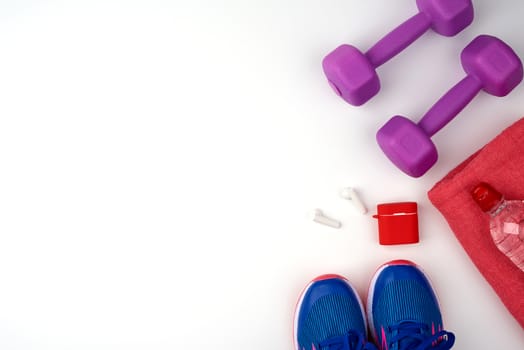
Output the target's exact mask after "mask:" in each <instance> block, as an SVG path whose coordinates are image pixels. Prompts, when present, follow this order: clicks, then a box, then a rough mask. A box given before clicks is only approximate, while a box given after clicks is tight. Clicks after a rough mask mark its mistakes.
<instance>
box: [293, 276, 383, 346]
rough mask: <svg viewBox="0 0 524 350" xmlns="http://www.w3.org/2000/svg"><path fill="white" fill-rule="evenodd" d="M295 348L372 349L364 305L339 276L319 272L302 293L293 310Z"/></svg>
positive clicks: (346, 282)
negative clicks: (368, 338) (368, 336)
mask: <svg viewBox="0 0 524 350" xmlns="http://www.w3.org/2000/svg"><path fill="white" fill-rule="evenodd" d="M294 333H295V334H294V339H295V348H296V350H376V348H375V346H374V345H372V344H371V343H368V342H367V339H366V338H367V325H366V316H365V312H364V307H363V306H362V302H361V301H360V299H359V297H358V295H357V293H356V292H355V290H354V289H353V288H352V287H351V285H350V284H349V282H348V281H347V280H346V279H345V278H344V277H342V276H338V275H323V276H320V277H317V278H315V279H314V280H313V281H311V282H310V283H309V284H308V285H307V287H306V288H305V289H304V291H303V292H302V295H301V296H300V299H299V301H298V303H297V307H296V310H295V324H294Z"/></svg>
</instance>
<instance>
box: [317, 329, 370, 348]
mask: <svg viewBox="0 0 524 350" xmlns="http://www.w3.org/2000/svg"><path fill="white" fill-rule="evenodd" d="M318 350H377V348H376V347H375V346H374V345H373V344H371V343H369V342H367V341H366V340H365V339H364V336H363V335H362V333H359V332H356V331H349V332H348V333H347V334H344V335H342V336H339V337H334V338H330V339H328V340H324V341H323V342H321V343H319V344H318Z"/></svg>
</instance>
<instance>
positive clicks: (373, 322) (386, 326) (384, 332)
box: [367, 260, 455, 350]
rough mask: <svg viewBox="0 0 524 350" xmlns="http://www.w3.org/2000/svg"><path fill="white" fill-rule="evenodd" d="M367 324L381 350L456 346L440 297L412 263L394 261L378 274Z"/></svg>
mask: <svg viewBox="0 0 524 350" xmlns="http://www.w3.org/2000/svg"><path fill="white" fill-rule="evenodd" d="M367 312H368V322H369V326H370V330H371V333H372V337H373V338H374V340H375V342H376V343H377V345H378V346H379V349H380V350H425V349H432V350H447V349H451V347H452V346H453V344H454V343H455V336H454V335H453V333H450V332H447V331H445V330H444V328H443V325H442V315H441V314H440V308H439V305H438V301H437V297H436V296H435V293H434V292H433V289H432V288H431V285H430V283H429V281H428V279H427V278H426V276H425V275H424V273H423V272H422V271H421V270H420V269H419V268H418V267H417V266H416V265H415V264H414V263H412V262H410V261H406V260H397V261H391V262H389V263H386V264H384V265H383V266H381V267H380V268H379V269H378V271H377V272H376V273H375V276H374V277H373V279H372V281H371V284H370V290H369V294H368V305H367Z"/></svg>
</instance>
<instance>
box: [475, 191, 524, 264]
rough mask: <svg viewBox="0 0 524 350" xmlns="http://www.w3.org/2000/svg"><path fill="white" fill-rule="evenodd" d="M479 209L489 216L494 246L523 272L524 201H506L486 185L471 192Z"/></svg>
mask: <svg viewBox="0 0 524 350" xmlns="http://www.w3.org/2000/svg"><path fill="white" fill-rule="evenodd" d="M471 194H472V195H473V199H474V200H475V202H477V204H478V205H479V206H480V208H481V209H482V210H483V211H484V212H486V213H488V214H489V215H490V217H491V218H490V224H489V228H490V232H491V237H492V238H493V241H494V242H495V245H496V246H497V247H498V249H499V250H500V251H501V252H502V253H504V254H505V255H506V256H507V257H508V258H510V259H511V261H512V262H513V263H514V264H515V265H517V267H518V268H519V269H521V270H522V271H524V201H522V200H506V199H505V198H504V196H502V194H500V193H499V192H498V191H497V190H495V189H494V188H493V187H491V186H490V185H489V184H487V183H484V182H483V183H480V184H479V185H477V186H476V187H475V188H474V189H473V191H472V192H471Z"/></svg>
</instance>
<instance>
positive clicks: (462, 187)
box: [428, 118, 524, 328]
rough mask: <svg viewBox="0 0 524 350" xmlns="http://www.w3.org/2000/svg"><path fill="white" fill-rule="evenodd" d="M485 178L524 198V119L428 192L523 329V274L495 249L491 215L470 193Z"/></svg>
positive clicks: (501, 189) (509, 194)
mask: <svg viewBox="0 0 524 350" xmlns="http://www.w3.org/2000/svg"><path fill="white" fill-rule="evenodd" d="M481 181H484V182H487V183H489V184H491V185H492V186H493V187H494V188H496V189H497V190H498V191H499V192H501V193H502V194H503V195H504V197H505V198H507V199H524V118H523V119H520V120H519V121H517V122H516V123H514V124H513V125H512V126H510V127H509V128H507V129H506V130H504V131H503V132H502V133H501V134H500V135H498V136H497V137H496V138H495V139H493V140H492V141H491V142H490V143H488V144H487V145H486V146H484V147H483V148H482V149H480V150H479V151H477V152H476V153H475V154H473V155H472V156H470V157H469V158H468V159H466V160H465V161H464V162H463V163H462V164H460V165H459V166H458V167H456V168H455V169H453V170H452V171H451V172H450V173H449V174H448V175H446V177H444V178H443V179H442V180H441V181H440V182H438V183H437V184H436V185H435V186H434V187H433V188H432V189H431V190H430V191H429V193H428V196H429V199H430V200H431V202H432V203H433V205H435V207H436V208H437V209H438V210H439V211H440V212H441V213H442V215H444V217H445V218H446V220H447V222H448V224H449V226H450V227H451V229H452V230H453V232H454V233H455V236H456V237H457V239H458V240H459V242H460V244H462V246H463V247H464V250H465V251H466V253H467V254H468V255H469V257H470V258H471V260H472V261H473V263H474V264H475V265H476V266H477V268H478V270H479V271H480V272H481V273H482V275H483V276H484V278H486V280H487V281H488V282H489V283H490V284H491V286H492V287H493V289H494V290H495V292H496V293H497V294H498V296H499V297H500V299H501V300H502V302H503V303H504V305H506V307H507V309H508V310H509V312H510V313H511V314H512V315H513V316H514V317H515V318H516V319H517V321H518V322H519V323H520V325H521V327H523V328H524V298H523V297H522V293H523V292H524V272H522V271H521V270H520V269H519V268H518V267H516V266H515V265H514V264H513V263H512V262H511V260H509V259H508V258H507V257H506V256H505V255H504V254H503V253H501V252H500V251H499V250H498V249H497V247H496V246H495V244H494V243H493V241H492V239H491V236H490V233H489V215H487V214H486V213H483V212H482V211H481V210H480V208H479V207H478V205H477V204H476V203H475V202H474V201H473V199H472V197H471V194H470V191H471V190H472V189H473V187H474V186H475V185H477V184H478V183H479V182H481Z"/></svg>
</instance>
